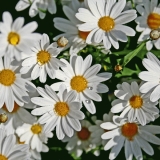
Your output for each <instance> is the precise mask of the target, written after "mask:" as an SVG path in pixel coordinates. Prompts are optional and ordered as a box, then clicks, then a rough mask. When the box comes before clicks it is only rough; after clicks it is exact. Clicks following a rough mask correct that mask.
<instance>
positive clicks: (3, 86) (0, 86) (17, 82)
mask: <svg viewBox="0 0 160 160" xmlns="http://www.w3.org/2000/svg"><path fill="white" fill-rule="evenodd" d="M17 68H18V66H12V65H11V59H10V58H9V57H7V56H5V57H4V61H3V60H2V58H0V108H2V107H3V105H4V103H5V108H6V109H7V110H8V111H9V112H12V111H13V110H14V104H15V102H16V103H17V104H18V105H19V106H23V105H24V103H29V102H30V97H29V95H28V93H27V92H29V91H31V92H35V91H36V87H35V85H34V84H33V83H32V82H30V81H28V80H26V79H23V78H22V77H21V74H20V73H19V72H17V71H16V69H17ZM8 97H9V98H8Z"/></svg>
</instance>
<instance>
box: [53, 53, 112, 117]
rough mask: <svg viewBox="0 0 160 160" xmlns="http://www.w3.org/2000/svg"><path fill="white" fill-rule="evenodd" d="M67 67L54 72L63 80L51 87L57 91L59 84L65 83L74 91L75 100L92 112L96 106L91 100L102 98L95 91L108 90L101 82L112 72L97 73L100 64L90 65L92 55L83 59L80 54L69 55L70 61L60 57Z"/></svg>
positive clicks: (104, 91)
mask: <svg viewBox="0 0 160 160" xmlns="http://www.w3.org/2000/svg"><path fill="white" fill-rule="evenodd" d="M61 61H62V62H64V63H65V64H66V66H67V67H62V70H63V71H61V70H58V71H57V72H56V78H57V79H60V80H62V81H63V82H58V83H54V84H53V85H52V86H51V87H52V88H53V90H55V91H58V90H59V86H60V85H61V84H65V85H66V86H67V89H68V90H74V91H76V95H77V100H78V101H81V102H83V104H84V105H85V107H86V108H87V110H88V111H89V112H90V113H92V114H94V113H96V108H95V105H94V103H93V101H92V100H94V101H101V100H102V98H101V96H100V95H99V94H97V93H106V92H108V87H107V86H106V85H105V84H102V83H101V82H104V81H106V80H108V79H110V78H111V76H112V73H108V72H104V73H99V74H97V73H98V72H99V71H100V69H101V65H100V64H96V65H93V66H92V67H91V63H92V56H91V55H88V56H87V57H86V58H85V60H83V59H82V57H81V56H71V57H70V63H68V62H67V61H66V60H64V59H61Z"/></svg>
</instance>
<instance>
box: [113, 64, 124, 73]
mask: <svg viewBox="0 0 160 160" xmlns="http://www.w3.org/2000/svg"><path fill="white" fill-rule="evenodd" d="M122 69H123V68H122V66H121V65H119V64H117V65H116V66H115V67H114V70H115V71H116V72H119V71H121V70H122Z"/></svg>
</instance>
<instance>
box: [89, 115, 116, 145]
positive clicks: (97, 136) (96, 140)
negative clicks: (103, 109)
mask: <svg viewBox="0 0 160 160" xmlns="http://www.w3.org/2000/svg"><path fill="white" fill-rule="evenodd" d="M112 118H113V113H111V112H109V114H106V113H105V114H104V115H103V120H95V124H96V125H92V126H90V127H89V131H90V132H91V137H92V143H93V144H96V145H97V146H100V145H103V146H104V145H105V144H106V143H107V141H106V140H104V139H102V138H101V135H102V134H103V133H105V132H107V130H104V129H102V128H101V127H100V125H101V124H102V123H104V122H112Z"/></svg>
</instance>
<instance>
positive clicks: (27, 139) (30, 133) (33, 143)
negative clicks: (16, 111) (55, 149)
mask: <svg viewBox="0 0 160 160" xmlns="http://www.w3.org/2000/svg"><path fill="white" fill-rule="evenodd" d="M16 134H17V135H18V137H19V141H20V142H21V143H24V144H29V146H30V148H31V149H32V150H34V149H35V150H36V151H37V152H41V151H43V150H48V147H47V146H46V145H45V144H43V143H47V141H48V138H52V137H53V133H52V132H47V133H46V132H45V130H44V126H43V125H41V124H39V123H38V122H35V123H33V124H27V123H24V124H23V125H22V126H20V127H18V128H17V129H16Z"/></svg>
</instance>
